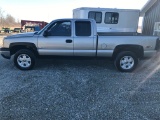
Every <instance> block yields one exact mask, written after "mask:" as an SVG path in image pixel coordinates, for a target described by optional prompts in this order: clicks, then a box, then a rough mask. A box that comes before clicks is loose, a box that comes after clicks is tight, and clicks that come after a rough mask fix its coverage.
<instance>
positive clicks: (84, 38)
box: [74, 20, 96, 56]
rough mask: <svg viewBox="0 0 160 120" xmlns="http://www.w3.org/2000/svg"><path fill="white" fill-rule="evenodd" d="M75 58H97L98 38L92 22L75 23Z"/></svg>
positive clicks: (76, 21) (78, 21)
mask: <svg viewBox="0 0 160 120" xmlns="http://www.w3.org/2000/svg"><path fill="white" fill-rule="evenodd" d="M74 29H75V30H74V31H75V33H74V56H96V36H94V35H93V34H94V32H93V26H92V24H91V21H83V20H75V22H74Z"/></svg>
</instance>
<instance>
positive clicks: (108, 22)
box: [73, 7, 140, 34]
mask: <svg viewBox="0 0 160 120" xmlns="http://www.w3.org/2000/svg"><path fill="white" fill-rule="evenodd" d="M139 14H140V10H136V9H116V8H115V9H113V8H91V7H81V8H76V9H73V18H82V19H88V18H93V19H95V21H96V23H97V32H102V33H103V32H107V33H108V32H109V33H111V32H112V33H113V32H115V33H117V32H118V33H121V34H124V33H125V34H127V33H131V34H133V33H136V32H137V29H138V21H139Z"/></svg>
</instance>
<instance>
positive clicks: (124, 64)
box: [120, 56, 134, 70]
mask: <svg viewBox="0 0 160 120" xmlns="http://www.w3.org/2000/svg"><path fill="white" fill-rule="evenodd" d="M133 66H134V59H133V58H132V57H131V56H124V57H123V58H121V60H120V67H121V68H123V69H124V70H129V69H131V68H132V67H133Z"/></svg>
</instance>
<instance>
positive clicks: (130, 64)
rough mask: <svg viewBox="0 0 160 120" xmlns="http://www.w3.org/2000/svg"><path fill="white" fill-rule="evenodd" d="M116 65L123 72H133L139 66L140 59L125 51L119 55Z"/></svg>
mask: <svg viewBox="0 0 160 120" xmlns="http://www.w3.org/2000/svg"><path fill="white" fill-rule="evenodd" d="M114 64H115V66H116V68H117V69H118V70H119V71H121V72H132V71H133V70H134V69H135V68H136V66H137V64H138V58H137V56H136V55H135V54H134V53H133V52H130V51H124V52H120V53H119V54H118V55H117V57H116V59H115V61H114Z"/></svg>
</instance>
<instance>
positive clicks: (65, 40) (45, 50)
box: [38, 20, 73, 56]
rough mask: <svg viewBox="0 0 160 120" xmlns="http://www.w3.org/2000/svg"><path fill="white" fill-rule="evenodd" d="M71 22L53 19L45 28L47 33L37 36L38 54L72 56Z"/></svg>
mask: <svg viewBox="0 0 160 120" xmlns="http://www.w3.org/2000/svg"><path fill="white" fill-rule="evenodd" d="M71 26H72V22H71V21H70V20H62V21H61V20H59V21H55V22H54V23H53V24H52V25H50V26H49V27H48V29H47V31H45V32H47V35H46V36H44V35H43V34H42V35H40V36H39V37H38V52H39V54H40V55H58V56H73V36H72V29H71V28H72V27H71Z"/></svg>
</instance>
